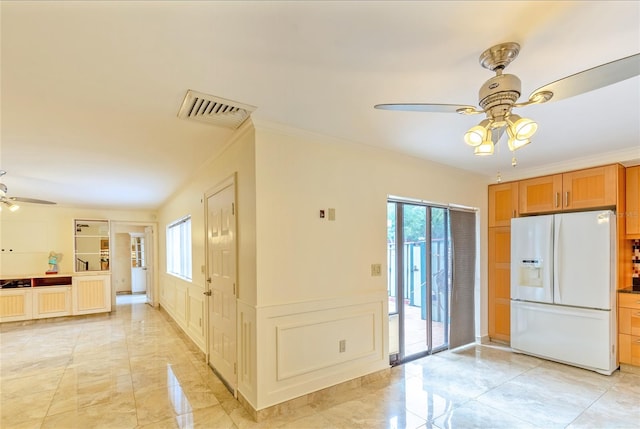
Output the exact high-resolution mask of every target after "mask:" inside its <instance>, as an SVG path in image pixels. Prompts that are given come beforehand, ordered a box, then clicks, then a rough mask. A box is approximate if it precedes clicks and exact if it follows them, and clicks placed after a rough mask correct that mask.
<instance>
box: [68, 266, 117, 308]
mask: <svg viewBox="0 0 640 429" xmlns="http://www.w3.org/2000/svg"><path fill="white" fill-rule="evenodd" d="M108 311H111V276H109V275H100V276H75V277H74V278H73V314H90V313H102V312H108Z"/></svg>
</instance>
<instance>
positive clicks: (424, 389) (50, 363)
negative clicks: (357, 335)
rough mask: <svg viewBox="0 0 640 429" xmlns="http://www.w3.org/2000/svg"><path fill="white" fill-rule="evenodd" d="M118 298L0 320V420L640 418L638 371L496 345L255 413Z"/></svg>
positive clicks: (193, 355)
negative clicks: (105, 309)
mask: <svg viewBox="0 0 640 429" xmlns="http://www.w3.org/2000/svg"><path fill="white" fill-rule="evenodd" d="M118 300H119V305H118V307H117V312H116V313H114V314H112V315H111V316H100V317H95V318H88V319H86V318H85V319H67V320H64V321H58V322H55V321H54V322H48V323H42V322H40V323H37V324H32V325H30V326H24V327H17V326H9V327H7V326H2V327H0V328H1V329H0V376H1V378H0V399H1V401H0V417H1V421H0V427H1V428H3V429H21V428H56V429H60V428H62V429H67V428H108V429H118V428H236V429H245V428H288V429H306V428H309V429H312V428H318V429H320V428H321V429H352V428H367V429H372V428H420V429H428V428H441V429H444V428H465V429H466V428H476V427H477V428H563V427H570V428H583V427H584V428H638V427H640V376H638V375H632V374H627V373H620V372H616V373H614V374H613V375H612V376H610V377H606V376H602V375H598V374H596V373H593V372H589V371H583V370H580V369H577V368H573V367H568V366H564V365H560V364H556V363H552V362H547V361H544V360H540V359H536V358H533V357H529V356H523V355H517V354H513V353H511V352H509V351H508V350H507V349H505V348H504V347H500V346H498V345H489V346H471V347H468V348H465V349H463V350H459V351H455V352H443V353H440V354H437V355H435V356H431V357H427V358H424V359H421V360H418V361H414V362H411V363H408V364H405V365H402V366H398V367H395V368H392V370H391V376H390V379H389V380H387V381H383V382H379V383H372V384H369V385H366V386H364V387H361V388H359V389H354V390H351V391H348V390H345V391H342V392H341V393H339V394H337V395H334V396H332V397H331V398H330V399H326V400H324V401H322V402H318V403H314V404H313V405H307V406H305V407H302V408H299V409H296V410H295V411H292V412H291V414H289V415H287V416H284V417H279V418H274V419H272V420H268V421H264V422H261V423H255V422H253V421H252V420H251V419H250V418H249V416H248V414H247V413H246V412H245V411H244V410H243V409H242V408H241V407H240V406H239V404H238V402H237V401H235V400H234V399H233V397H232V396H231V395H230V394H229V393H228V391H227V390H226V389H225V388H224V386H223V385H222V383H220V382H219V381H218V379H217V378H216V377H215V376H214V375H213V374H212V373H211V371H210V370H209V369H208V367H207V366H206V365H205V363H204V362H203V361H202V358H201V354H200V353H199V352H198V350H197V349H196V348H195V347H194V346H193V345H192V344H191V343H190V342H189V341H188V340H185V338H184V336H183V335H180V334H179V333H178V331H177V330H176V328H175V325H173V324H172V323H170V322H169V321H168V318H167V316H166V314H163V313H161V312H159V311H157V310H154V309H152V308H151V307H149V306H147V305H145V304H143V303H141V302H139V300H134V301H133V302H131V297H123V296H120V297H118ZM120 301H122V303H120Z"/></svg>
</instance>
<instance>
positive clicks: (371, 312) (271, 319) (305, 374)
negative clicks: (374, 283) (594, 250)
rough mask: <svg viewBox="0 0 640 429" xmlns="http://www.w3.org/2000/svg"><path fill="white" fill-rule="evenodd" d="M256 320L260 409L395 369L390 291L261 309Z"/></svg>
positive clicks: (255, 405) (258, 310)
mask: <svg viewBox="0 0 640 429" xmlns="http://www.w3.org/2000/svg"><path fill="white" fill-rule="evenodd" d="M256 318H257V333H258V339H257V348H258V349H257V354H258V362H257V364H258V382H257V385H258V386H260V387H259V389H258V400H257V403H256V404H252V405H254V408H255V409H256V410H260V409H263V408H266V407H270V406H273V405H275V404H278V403H281V402H284V401H288V400H291V399H293V398H296V397H299V396H302V395H306V394H308V393H312V392H315V391H317V390H320V389H324V388H326V387H330V386H333V385H336V384H339V383H343V382H345V381H348V380H351V379H355V378H358V377H361V376H364V375H367V374H371V373H374V372H376V371H380V370H383V369H386V368H388V367H389V358H388V355H387V353H388V347H387V346H386V344H387V341H386V338H387V336H388V330H389V321H388V316H387V295H386V291H385V293H376V294H368V295H361V296H354V297H344V298H341V299H331V300H322V301H311V302H303V303H293V304H287V305H279V306H269V307H259V308H258V309H257V312H256ZM247 399H248V398H247ZM250 402H251V401H250Z"/></svg>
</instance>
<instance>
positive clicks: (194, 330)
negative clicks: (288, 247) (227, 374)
mask: <svg viewBox="0 0 640 429" xmlns="http://www.w3.org/2000/svg"><path fill="white" fill-rule="evenodd" d="M234 173H237V183H236V199H237V207H238V210H237V223H238V231H239V232H238V234H237V245H238V260H239V261H242V263H241V264H239V272H238V292H239V299H240V300H242V301H243V302H248V303H251V305H253V303H255V290H256V287H255V278H256V276H255V160H254V130H253V128H252V127H251V124H250V123H247V124H245V125H243V126H242V127H241V128H240V129H239V130H238V131H237V132H236V133H235V134H234V136H233V137H232V139H231V140H230V141H229V143H228V145H227V148H226V149H225V150H224V151H223V152H222V153H221V154H220V155H219V156H217V157H215V158H214V159H210V160H209V161H208V162H206V163H205V165H204V166H203V167H201V168H200V169H198V170H197V171H194V175H193V177H192V178H191V180H190V181H189V182H188V183H186V184H184V185H183V186H182V187H181V189H180V191H179V192H178V193H176V194H175V195H173V196H172V197H171V198H170V199H169V200H168V201H167V203H166V204H164V205H163V207H162V208H161V209H160V211H159V214H158V229H159V234H158V238H159V241H158V260H159V269H158V273H159V282H160V304H161V305H162V307H163V308H165V309H166V310H167V312H169V314H171V316H172V317H173V318H174V319H175V320H176V322H177V323H178V324H179V325H180V326H181V327H182V329H183V330H184V331H185V332H186V333H187V334H188V335H189V337H190V338H191V339H192V340H193V341H194V342H195V343H196V344H197V345H198V346H199V347H200V348H201V349H202V350H203V351H205V352H206V339H205V336H204V335H205V323H206V314H205V311H206V305H205V304H206V303H205V298H204V295H203V292H204V291H205V272H204V267H205V263H206V261H205V238H206V234H205V213H204V196H205V194H206V193H207V191H208V190H210V189H211V188H213V187H214V186H215V185H216V184H218V183H219V182H221V181H223V180H224V179H226V178H228V177H229V176H231V175H233V174H234ZM186 215H191V231H192V258H193V273H192V280H191V281H186V280H183V279H180V278H178V277H175V276H172V275H170V274H167V273H166V251H165V249H166V227H167V225H169V224H170V223H172V222H173V221H175V220H177V219H180V218H182V217H184V216H186Z"/></svg>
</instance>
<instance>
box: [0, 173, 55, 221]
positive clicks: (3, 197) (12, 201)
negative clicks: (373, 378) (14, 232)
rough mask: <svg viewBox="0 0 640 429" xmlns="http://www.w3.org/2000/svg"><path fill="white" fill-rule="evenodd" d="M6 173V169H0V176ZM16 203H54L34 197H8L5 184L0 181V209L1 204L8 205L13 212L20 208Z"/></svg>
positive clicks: (0, 208)
mask: <svg viewBox="0 0 640 429" xmlns="http://www.w3.org/2000/svg"><path fill="white" fill-rule="evenodd" d="M5 174H7V172H6V171H4V170H0V177H2V176H4V175H5ZM16 203H32V204H55V203H54V202H53V201H47V200H38V199H35V198H23V197H8V196H7V185H5V184H4V183H0V210H2V206H5V207H8V208H9V210H10V211H12V212H15V211H16V210H18V209H19V208H20V206H19V205H18V204H16Z"/></svg>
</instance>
